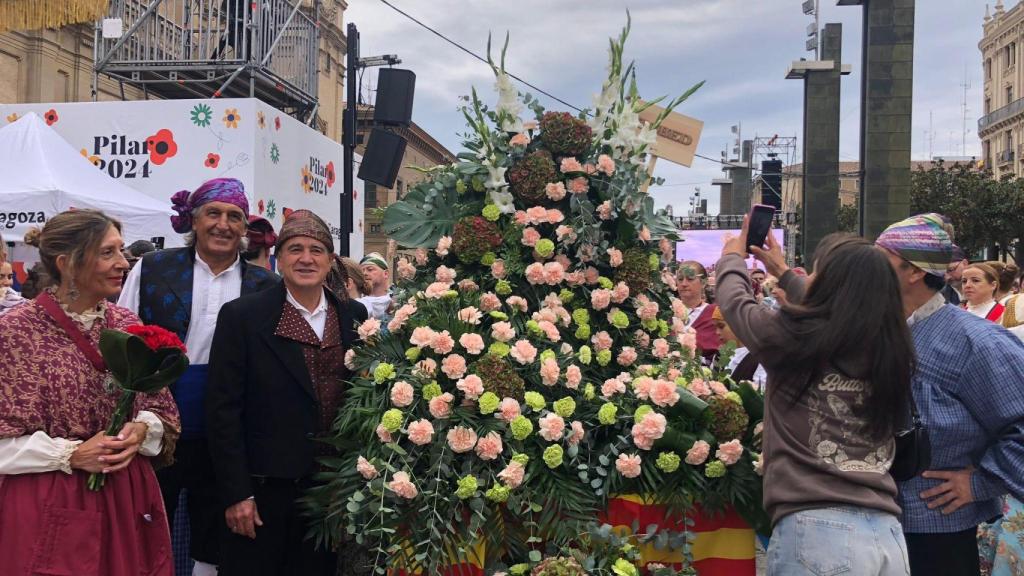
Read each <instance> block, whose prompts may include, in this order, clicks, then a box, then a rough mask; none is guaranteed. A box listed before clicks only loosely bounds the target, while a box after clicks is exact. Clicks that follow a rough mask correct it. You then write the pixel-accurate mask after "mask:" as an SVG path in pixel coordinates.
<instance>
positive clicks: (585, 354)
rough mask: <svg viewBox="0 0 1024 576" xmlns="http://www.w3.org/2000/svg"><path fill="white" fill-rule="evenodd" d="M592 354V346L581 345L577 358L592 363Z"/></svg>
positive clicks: (585, 362)
mask: <svg viewBox="0 0 1024 576" xmlns="http://www.w3.org/2000/svg"><path fill="white" fill-rule="evenodd" d="M591 354H592V352H591V350H590V346H587V345H586V344H584V345H583V346H580V349H579V350H578V351H577V352H576V358H579V361H580V362H582V363H584V364H590V359H591Z"/></svg>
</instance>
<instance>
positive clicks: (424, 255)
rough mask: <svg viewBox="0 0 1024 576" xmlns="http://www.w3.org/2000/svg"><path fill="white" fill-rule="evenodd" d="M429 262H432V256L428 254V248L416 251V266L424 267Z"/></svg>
mask: <svg viewBox="0 0 1024 576" xmlns="http://www.w3.org/2000/svg"><path fill="white" fill-rule="evenodd" d="M429 261H430V254H429V253H428V252H427V249H426V248H417V249H416V264H417V265H419V266H423V265H424V264H426V263H427V262H429Z"/></svg>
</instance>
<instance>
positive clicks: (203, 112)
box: [189, 104, 213, 128]
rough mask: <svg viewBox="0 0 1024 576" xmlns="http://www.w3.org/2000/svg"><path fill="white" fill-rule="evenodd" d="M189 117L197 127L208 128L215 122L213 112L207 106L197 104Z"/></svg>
mask: <svg viewBox="0 0 1024 576" xmlns="http://www.w3.org/2000/svg"><path fill="white" fill-rule="evenodd" d="M189 117H190V119H191V120H192V123H193V124H195V125H196V126H198V127H200V128H206V127H207V126H209V125H210V122H211V121H212V120H213V110H211V109H210V107H209V106H207V105H206V104H196V105H195V107H194V108H192V112H191V113H190V114H189Z"/></svg>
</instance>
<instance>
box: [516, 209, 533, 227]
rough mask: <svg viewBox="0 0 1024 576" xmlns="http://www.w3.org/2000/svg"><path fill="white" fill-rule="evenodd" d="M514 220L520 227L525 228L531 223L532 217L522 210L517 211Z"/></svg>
mask: <svg viewBox="0 0 1024 576" xmlns="http://www.w3.org/2000/svg"><path fill="white" fill-rule="evenodd" d="M512 220H513V221H514V222H515V223H516V224H518V225H519V226H525V225H527V224H529V223H530V217H529V216H527V215H526V212H524V211H522V210H516V212H515V214H513V215H512Z"/></svg>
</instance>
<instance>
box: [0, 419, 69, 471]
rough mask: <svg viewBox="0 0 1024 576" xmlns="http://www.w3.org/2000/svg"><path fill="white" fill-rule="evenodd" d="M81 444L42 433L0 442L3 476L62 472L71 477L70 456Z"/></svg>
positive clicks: (0, 469) (0, 468)
mask: <svg viewBox="0 0 1024 576" xmlns="http://www.w3.org/2000/svg"><path fill="white" fill-rule="evenodd" d="M81 443H82V441H81V440H68V439H66V438H50V437H49V436H48V435H47V434H46V432H43V431H42V430H40V431H38V432H35V433H34V434H32V435H30V436H18V437H15V438H4V439H2V440H0V474H35V473H39V472H53V471H54V470H60V471H61V472H64V473H65V474H71V454H72V453H74V451H75V449H77V448H78V445H79V444H81Z"/></svg>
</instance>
